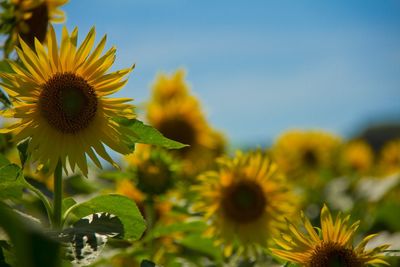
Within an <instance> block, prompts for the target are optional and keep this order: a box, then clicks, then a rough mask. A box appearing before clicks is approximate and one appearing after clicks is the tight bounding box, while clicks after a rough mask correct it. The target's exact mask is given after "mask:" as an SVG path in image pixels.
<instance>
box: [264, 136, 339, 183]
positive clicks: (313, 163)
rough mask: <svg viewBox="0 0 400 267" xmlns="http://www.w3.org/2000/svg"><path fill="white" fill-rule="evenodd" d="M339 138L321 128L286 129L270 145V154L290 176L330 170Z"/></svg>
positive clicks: (336, 152) (295, 176)
mask: <svg viewBox="0 0 400 267" xmlns="http://www.w3.org/2000/svg"><path fill="white" fill-rule="evenodd" d="M339 147H340V139H339V138H338V137H337V136H334V135H332V134H329V133H325V132H321V131H300V130H294V131H289V132H286V133H284V134H283V135H281V136H280V137H279V138H278V140H277V141H276V143H275V144H274V145H273V148H272V155H273V157H274V159H275V160H276V162H277V164H278V165H279V167H280V168H282V170H283V171H284V172H285V173H286V174H287V176H288V177H290V178H291V179H296V178H299V177H303V176H304V175H307V177H308V178H311V177H312V176H313V175H315V174H319V172H321V171H326V170H332V169H333V168H334V166H335V162H336V160H335V158H336V156H337V154H338V152H339Z"/></svg>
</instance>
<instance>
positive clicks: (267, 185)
mask: <svg viewBox="0 0 400 267" xmlns="http://www.w3.org/2000/svg"><path fill="white" fill-rule="evenodd" d="M199 180H200V184H199V185H196V186H194V190H195V192H196V193H198V194H199V196H200V200H199V203H198V204H196V205H195V207H194V209H195V210H196V211H199V212H204V216H205V219H206V220H208V221H209V222H210V225H209V230H208V231H207V232H206V235H207V236H209V237H215V238H216V240H217V241H216V243H217V244H222V245H223V247H224V254H225V255H227V256H229V255H231V253H232V252H233V249H234V248H238V253H242V252H243V253H245V254H253V253H255V252H257V248H258V247H259V246H260V245H261V246H263V245H266V244H267V243H268V241H269V240H271V237H272V236H274V235H276V234H277V233H279V231H280V230H281V229H282V227H284V225H285V223H284V219H283V218H284V217H285V216H291V214H292V213H293V211H294V209H295V206H296V205H294V204H295V202H296V198H295V197H294V195H293V194H292V192H291V190H290V188H289V186H288V184H287V182H286V180H285V178H284V176H283V175H282V174H281V173H279V172H278V170H277V165H276V164H275V163H273V162H271V161H270V160H269V159H268V158H266V156H265V155H263V154H262V153H261V152H260V151H254V152H249V153H246V154H244V153H242V152H237V154H236V156H235V157H234V158H232V159H229V158H223V159H220V161H219V169H218V170H217V171H210V172H206V173H204V174H202V175H200V177H199Z"/></svg>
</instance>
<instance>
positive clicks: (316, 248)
mask: <svg viewBox="0 0 400 267" xmlns="http://www.w3.org/2000/svg"><path fill="white" fill-rule="evenodd" d="M301 215H302V216H301V217H302V221H303V226H304V228H305V229H306V230H307V235H305V234H304V233H303V232H301V231H300V230H299V229H298V228H297V227H296V226H295V225H294V224H292V223H291V222H289V221H288V227H289V230H288V232H287V233H284V234H282V235H281V239H279V240H275V241H276V243H277V244H278V245H279V246H280V247H281V248H279V249H277V248H272V249H271V251H272V253H273V254H275V255H276V256H278V257H280V258H282V259H284V260H288V261H291V262H294V263H297V264H300V265H301V266H305V267H339V266H340V267H363V266H369V265H374V266H376V265H389V264H388V263H387V262H386V261H385V260H384V259H383V257H384V256H383V252H384V250H385V249H387V248H388V247H389V245H382V246H379V247H376V248H374V249H373V250H368V251H366V250H365V246H366V245H367V243H368V241H369V240H370V239H371V238H373V237H375V236H376V235H369V236H367V237H365V238H364V239H363V240H362V241H361V242H360V243H359V244H358V245H357V246H356V247H353V245H352V241H353V236H354V234H355V232H356V230H357V228H358V226H359V221H358V222H356V223H353V224H351V225H350V224H349V219H350V216H346V217H344V218H343V217H342V216H341V215H340V214H339V215H337V217H336V219H335V221H333V219H332V216H331V214H330V212H329V210H328V208H327V207H326V206H325V205H324V207H323V208H322V210H321V233H322V237H320V236H319V235H318V232H317V231H316V230H315V229H314V227H313V226H312V225H311V223H310V221H309V220H308V218H305V217H304V215H303V214H301Z"/></svg>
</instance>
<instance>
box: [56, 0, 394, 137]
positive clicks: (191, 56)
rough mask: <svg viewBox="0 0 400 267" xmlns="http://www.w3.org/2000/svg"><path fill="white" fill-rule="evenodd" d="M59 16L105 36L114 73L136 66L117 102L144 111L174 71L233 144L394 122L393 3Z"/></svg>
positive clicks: (73, 1)
mask: <svg viewBox="0 0 400 267" xmlns="http://www.w3.org/2000/svg"><path fill="white" fill-rule="evenodd" d="M63 10H64V11H66V13H67V22H66V25H67V27H68V28H69V29H72V28H73V27H75V26H78V27H79V30H80V33H81V36H82V35H83V34H86V33H87V32H88V30H89V29H90V27H91V26H93V25H95V26H96V30H97V32H98V39H100V36H102V35H103V34H106V33H107V35H108V45H115V46H116V47H117V59H116V64H115V69H117V68H123V67H127V66H130V65H131V64H132V63H136V69H135V71H134V72H133V73H132V74H131V75H130V79H129V82H128V85H127V86H126V87H125V88H123V89H122V91H121V92H120V93H119V96H128V97H132V98H135V103H137V104H138V103H141V102H143V101H146V99H148V97H149V93H150V89H149V88H150V85H151V84H152V83H153V81H154V78H155V75H156V74H157V73H159V72H167V73H172V72H173V71H175V70H176V69H178V68H180V67H183V68H185V69H186V70H187V81H188V82H189V84H190V85H191V87H192V90H193V91H194V93H195V94H196V95H197V96H198V97H199V98H200V99H201V101H202V103H203V104H204V108H205V110H206V112H207V115H208V118H209V120H210V122H211V123H212V124H213V125H214V126H215V127H216V128H218V129H221V130H222V131H224V132H225V133H226V134H227V135H228V136H229V138H230V140H231V141H232V142H233V143H235V144H257V143H260V144H263V143H266V142H269V141H272V140H273V139H274V138H276V136H277V135H279V134H280V133H282V132H283V131H285V130H288V129H292V128H306V129H307V128H322V129H326V130H328V131H333V132H335V133H338V134H341V135H345V136H346V135H350V134H353V133H355V132H357V130H358V129H360V127H363V126H364V125H366V124H367V123H368V122H371V121H376V120H379V119H381V118H400V16H399V14H400V2H399V1H388V0H387V1H386V0H385V1H377V0H375V1H370V0H364V1H329V2H328V1H318V0H313V1H312V0H304V1H295V0H292V1H286V0H280V1H278V0H276V1H215V0H214V1H209V0H207V1H194V0H192V1H189V0H170V1H168V0H138V1H135V0H131V1H130V0H124V1H123V0H113V1H109V0H107V1H106V0H70V3H68V4H67V5H66V6H65V7H64V8H63ZM60 29H61V28H60V26H57V30H58V32H60ZM399 120H400V119H399Z"/></svg>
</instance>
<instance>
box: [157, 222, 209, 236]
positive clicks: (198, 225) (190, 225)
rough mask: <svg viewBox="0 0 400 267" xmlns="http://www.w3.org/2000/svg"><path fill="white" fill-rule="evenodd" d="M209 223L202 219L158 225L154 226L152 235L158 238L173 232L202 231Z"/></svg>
mask: <svg viewBox="0 0 400 267" xmlns="http://www.w3.org/2000/svg"><path fill="white" fill-rule="evenodd" d="M206 227H207V225H206V224H205V223H204V222H202V221H193V222H180V223H174V224H170V225H160V224H159V225H157V226H156V227H154V229H153V231H152V234H151V237H152V238H158V237H161V236H167V235H170V234H173V233H177V232H179V233H183V232H191V233H193V232H196V233H201V232H203V231H204V230H205V229H206Z"/></svg>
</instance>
